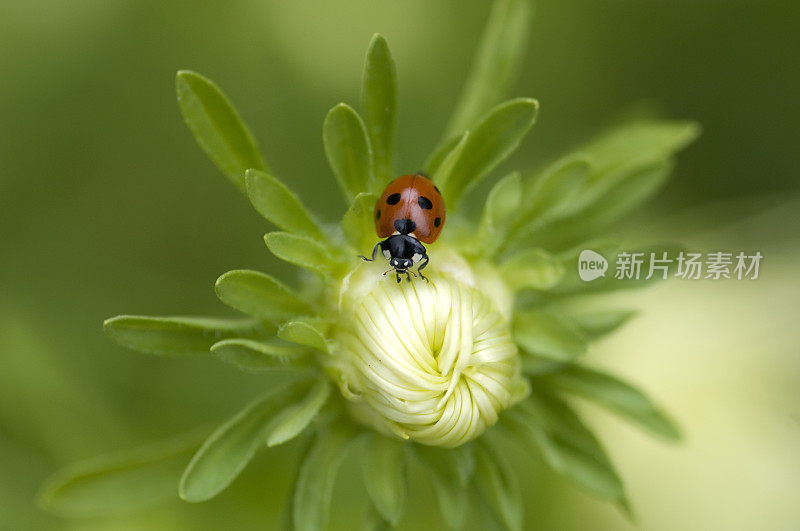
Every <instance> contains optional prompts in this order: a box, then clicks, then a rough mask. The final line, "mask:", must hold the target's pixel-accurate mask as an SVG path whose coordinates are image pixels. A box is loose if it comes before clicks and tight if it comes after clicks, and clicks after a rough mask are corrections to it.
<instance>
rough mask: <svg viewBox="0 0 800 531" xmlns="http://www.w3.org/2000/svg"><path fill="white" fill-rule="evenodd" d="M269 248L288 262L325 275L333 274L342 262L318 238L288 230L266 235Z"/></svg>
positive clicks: (265, 239)
mask: <svg viewBox="0 0 800 531" xmlns="http://www.w3.org/2000/svg"><path fill="white" fill-rule="evenodd" d="M264 242H265V243H266V244H267V247H268V248H269V250H270V251H271V252H272V254H274V255H275V256H277V257H278V258H280V259H281V260H284V261H286V262H289V263H290V264H294V265H297V266H300V267H303V268H305V269H308V270H310V271H316V272H318V273H322V274H324V275H331V274H333V273H334V272H335V271H336V270H337V269H338V268H339V267H340V266H341V263H340V262H339V261H338V259H337V258H334V257H333V256H332V255H331V253H330V252H328V249H327V248H326V247H325V246H324V245H322V244H321V243H319V242H318V241H317V240H312V239H311V238H309V237H307V236H300V235H297V234H290V233H288V232H269V233H267V234H266V235H265V236H264Z"/></svg>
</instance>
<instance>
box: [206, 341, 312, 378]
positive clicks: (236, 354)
mask: <svg viewBox="0 0 800 531" xmlns="http://www.w3.org/2000/svg"><path fill="white" fill-rule="evenodd" d="M211 352H212V353H213V354H216V355H217V356H218V357H219V358H220V359H221V360H222V361H225V362H227V363H230V364H231V365H234V366H235V367H238V368H239V369H242V370H244V371H249V372H262V371H275V370H290V369H293V368H299V367H300V365H299V363H298V361H299V359H300V358H301V357H302V355H303V349H302V348H300V347H296V346H294V345H291V344H281V343H279V342H278V341H256V340H254V339H224V340H222V341H219V342H217V343H214V345H212V347H211Z"/></svg>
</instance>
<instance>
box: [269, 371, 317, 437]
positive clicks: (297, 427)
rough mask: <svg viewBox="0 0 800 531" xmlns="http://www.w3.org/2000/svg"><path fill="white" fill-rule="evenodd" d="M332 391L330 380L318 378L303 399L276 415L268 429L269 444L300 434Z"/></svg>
mask: <svg viewBox="0 0 800 531" xmlns="http://www.w3.org/2000/svg"><path fill="white" fill-rule="evenodd" d="M330 393H331V386H330V383H328V380H326V379H322V380H318V381H317V383H316V385H314V387H312V388H311V391H309V393H308V395H306V397H305V398H303V400H301V401H300V402H297V403H294V404H290V405H288V406H286V407H285V408H284V409H283V411H281V412H280V413H278V414H277V415H275V418H273V419H272V421H271V422H270V423H269V426H268V427H267V430H266V436H267V446H270V447H272V446H278V445H279V444H283V443H285V442H288V441H290V440H292V439H294V438H295V437H297V436H298V435H300V434H301V433H302V432H303V430H305V429H306V428H307V427H308V426H309V424H311V421H312V420H314V417H315V416H316V415H317V413H319V410H320V409H321V408H322V406H323V405H325V402H326V401H327V400H328V396H330Z"/></svg>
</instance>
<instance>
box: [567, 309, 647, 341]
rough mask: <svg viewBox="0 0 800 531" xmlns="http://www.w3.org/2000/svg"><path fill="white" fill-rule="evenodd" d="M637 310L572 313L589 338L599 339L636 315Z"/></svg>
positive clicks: (573, 318) (574, 319) (576, 322)
mask: <svg viewBox="0 0 800 531" xmlns="http://www.w3.org/2000/svg"><path fill="white" fill-rule="evenodd" d="M636 313H637V312H636V311H635V310H604V311H601V312H591V313H579V314H575V315H571V316H570V318H571V319H572V321H573V322H574V323H575V324H576V325H577V326H578V328H580V329H581V330H582V331H583V333H584V335H585V336H586V337H587V338H589V339H592V340H593V339H597V338H599V337H602V336H604V335H606V334H609V333H611V332H613V331H614V330H616V329H617V328H619V327H620V326H622V325H623V324H625V323H626V322H628V320H629V319H630V318H631V317H633V316H634V315H636Z"/></svg>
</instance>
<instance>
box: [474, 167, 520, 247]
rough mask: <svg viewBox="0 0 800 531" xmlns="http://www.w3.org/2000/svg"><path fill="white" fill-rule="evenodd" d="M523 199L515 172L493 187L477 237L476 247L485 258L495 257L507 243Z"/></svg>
mask: <svg viewBox="0 0 800 531" xmlns="http://www.w3.org/2000/svg"><path fill="white" fill-rule="evenodd" d="M521 199H522V191H521V184H520V179H519V173H518V172H513V173H510V174H508V175H506V176H505V177H503V178H502V179H500V180H499V181H497V183H496V184H495V185H494V187H492V189H491V191H490V192H489V195H488V196H487V198H486V203H485V205H484V207H483V216H481V221H480V223H479V225H478V232H477V233H476V235H475V242H474V246H475V248H476V249H479V250H480V252H481V253H482V254H483V255H484V256H493V255H494V254H495V252H496V251H497V250H498V249H499V247H500V245H501V244H502V243H503V242H504V241H505V239H506V234H507V233H508V229H509V227H510V225H511V221H512V220H513V219H514V216H516V215H517V211H518V210H519V207H520V203H521Z"/></svg>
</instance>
